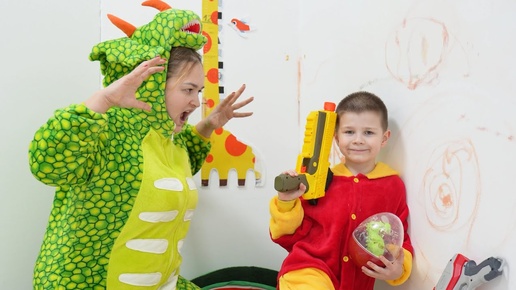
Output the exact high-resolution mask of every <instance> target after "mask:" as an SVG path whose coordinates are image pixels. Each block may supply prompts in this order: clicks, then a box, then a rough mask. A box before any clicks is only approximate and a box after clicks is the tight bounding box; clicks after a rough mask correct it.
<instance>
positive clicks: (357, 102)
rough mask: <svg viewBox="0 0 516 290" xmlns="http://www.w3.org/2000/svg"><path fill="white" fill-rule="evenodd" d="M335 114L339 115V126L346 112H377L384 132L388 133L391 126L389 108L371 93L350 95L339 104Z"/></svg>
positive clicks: (362, 92)
mask: <svg viewBox="0 0 516 290" xmlns="http://www.w3.org/2000/svg"><path fill="white" fill-rule="evenodd" d="M335 112H336V113H337V125H338V124H339V119H340V116H341V115H342V114H344V113H346V112H352V113H362V112H375V113H378V114H379V115H380V120H381V123H382V129H383V131H386V130H387V128H388V126H389V123H388V115H387V107H386V106H385V104H384V103H383V101H382V99H380V98H379V97H378V96H376V95H375V94H373V93H370V92H364V91H361V92H356V93H352V94H350V95H348V96H347V97H345V98H344V99H342V101H340V102H339V104H338V105H337V109H336V110H335Z"/></svg>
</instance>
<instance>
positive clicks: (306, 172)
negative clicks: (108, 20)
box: [274, 102, 337, 201]
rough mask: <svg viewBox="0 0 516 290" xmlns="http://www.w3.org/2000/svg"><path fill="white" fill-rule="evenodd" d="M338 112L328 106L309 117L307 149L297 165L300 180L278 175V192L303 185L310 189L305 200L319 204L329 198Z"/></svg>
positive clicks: (307, 121)
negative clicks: (327, 187)
mask: <svg viewBox="0 0 516 290" xmlns="http://www.w3.org/2000/svg"><path fill="white" fill-rule="evenodd" d="M334 110H335V104H334V103H330V102H326V103H325V104H324V110H319V111H312V112H310V113H309V114H308V117H307V118H306V126H305V136H304V139H303V147H302V150H301V153H300V154H299V155H298V158H297V164H296V172H297V173H298V176H295V177H292V176H289V175H287V174H280V175H278V176H277V177H276V179H275V180H274V188H275V189H276V190H277V191H282V192H285V191H290V190H294V189H297V188H299V184H300V183H303V184H305V185H306V191H305V193H304V194H303V198H304V199H306V200H314V201H315V200H317V199H318V198H321V197H323V196H324V195H325V193H326V185H327V180H328V174H331V172H330V170H329V169H330V161H329V159H330V152H331V147H332V142H333V136H334V134H335V125H336V123H337V114H336V113H335V112H334Z"/></svg>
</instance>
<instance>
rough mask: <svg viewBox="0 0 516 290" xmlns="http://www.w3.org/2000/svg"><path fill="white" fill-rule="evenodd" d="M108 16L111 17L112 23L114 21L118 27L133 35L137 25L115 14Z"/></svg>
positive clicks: (128, 34) (129, 35)
mask: <svg viewBox="0 0 516 290" xmlns="http://www.w3.org/2000/svg"><path fill="white" fill-rule="evenodd" d="M107 17H108V18H109V20H110V21H111V23H113V24H114V25H115V26H116V27H118V28H120V30H122V31H123V32H124V33H125V34H126V35H127V37H131V36H132V35H133V33H134V31H135V30H136V26H134V25H132V24H131V23H129V22H127V21H125V20H122V19H120V18H118V17H116V16H115V15H112V14H108V15H107Z"/></svg>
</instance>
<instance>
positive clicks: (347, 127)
mask: <svg viewBox="0 0 516 290" xmlns="http://www.w3.org/2000/svg"><path fill="white" fill-rule="evenodd" d="M390 134H391V132H390V131H389V130H387V131H385V132H384V131H383V129H382V125H381V120H380V114H378V113H376V112H371V111H365V112H362V113H352V112H346V113H343V114H342V115H341V116H340V118H339V125H338V128H337V131H336V133H335V140H336V141H337V145H338V147H339V150H340V152H341V153H342V154H343V155H344V157H345V158H346V159H345V160H346V161H345V162H346V166H347V167H348V169H349V170H351V172H353V174H355V175H356V174H358V173H363V174H367V173H369V172H370V171H371V170H373V169H374V167H375V165H376V156H377V155H378V153H379V152H380V149H381V148H382V147H384V146H385V144H387V140H388V139H389V137H390Z"/></svg>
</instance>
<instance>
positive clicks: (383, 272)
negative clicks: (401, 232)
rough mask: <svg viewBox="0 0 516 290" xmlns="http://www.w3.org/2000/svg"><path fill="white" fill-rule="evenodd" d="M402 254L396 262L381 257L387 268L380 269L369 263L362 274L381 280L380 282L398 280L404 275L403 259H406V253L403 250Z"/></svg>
mask: <svg viewBox="0 0 516 290" xmlns="http://www.w3.org/2000/svg"><path fill="white" fill-rule="evenodd" d="M399 252H400V254H399V255H398V257H397V258H396V260H394V261H392V262H391V261H389V260H387V259H386V258H385V257H384V256H380V257H379V259H380V261H382V263H384V264H385V267H380V266H378V265H376V264H375V263H373V262H371V261H369V262H367V266H368V267H369V268H368V267H365V266H363V267H362V272H364V274H366V275H367V276H369V277H372V278H375V279H380V280H396V279H398V278H400V277H401V275H402V274H403V259H404V258H405V251H403V249H401V250H400V251H399Z"/></svg>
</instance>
